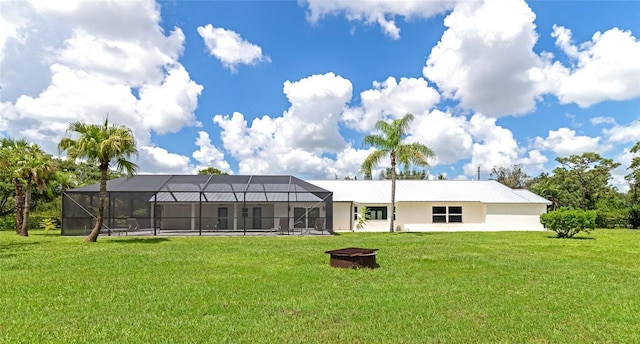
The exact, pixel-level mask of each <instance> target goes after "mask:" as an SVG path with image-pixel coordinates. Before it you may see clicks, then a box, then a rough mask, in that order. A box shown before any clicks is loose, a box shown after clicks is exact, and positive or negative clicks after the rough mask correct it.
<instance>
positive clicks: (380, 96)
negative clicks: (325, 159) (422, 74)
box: [341, 77, 440, 131]
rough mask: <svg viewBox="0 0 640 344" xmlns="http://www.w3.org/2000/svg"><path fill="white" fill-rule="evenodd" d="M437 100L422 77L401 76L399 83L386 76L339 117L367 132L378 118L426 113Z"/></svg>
mask: <svg viewBox="0 0 640 344" xmlns="http://www.w3.org/2000/svg"><path fill="white" fill-rule="evenodd" d="M439 101H440V95H439V94H438V92H437V91H436V90H435V89H434V88H432V87H430V86H429V85H428V84H427V81H426V80H424V79H423V78H400V83H398V82H397V81H396V79H395V78H393V77H389V78H387V80H385V81H383V82H378V81H374V82H373V89H369V90H365V91H363V92H361V93H360V103H361V105H360V106H358V107H352V108H349V109H347V110H346V111H344V113H343V114H342V119H341V120H342V122H344V123H345V124H346V125H347V126H348V127H350V128H352V129H355V130H358V131H370V130H371V129H372V128H373V127H374V125H375V123H376V122H377V121H378V120H381V119H385V118H388V117H391V118H400V117H402V116H404V115H405V114H407V113H412V114H414V115H420V114H423V113H427V112H428V111H429V110H430V109H432V108H433V107H434V106H435V105H436V104H437V103H438V102H439Z"/></svg>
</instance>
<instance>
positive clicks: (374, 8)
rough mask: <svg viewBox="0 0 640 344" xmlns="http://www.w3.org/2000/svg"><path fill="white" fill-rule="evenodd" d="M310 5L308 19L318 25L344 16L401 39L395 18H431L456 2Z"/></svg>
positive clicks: (321, 1) (377, 0)
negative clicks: (331, 17)
mask: <svg viewBox="0 0 640 344" xmlns="http://www.w3.org/2000/svg"><path fill="white" fill-rule="evenodd" d="M301 3H302V4H305V5H306V6H307V20H309V21H310V22H312V23H317V22H318V21H319V20H320V19H322V18H323V17H324V16H327V15H338V14H342V13H344V15H345V17H346V18H347V19H348V20H349V21H364V22H365V23H366V24H369V25H373V24H378V25H380V27H381V28H382V31H383V32H384V33H385V34H386V35H387V36H389V37H391V38H393V39H398V38H400V28H398V26H397V25H396V22H395V17H396V16H401V17H404V18H406V19H412V18H429V17H432V16H434V15H436V14H439V13H443V12H445V11H446V10H448V9H450V8H451V7H453V4H454V1H444V0H443V1H384V0H373V1H351V0H303V1H301Z"/></svg>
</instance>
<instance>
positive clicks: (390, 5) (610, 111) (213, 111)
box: [0, 0, 640, 190]
mask: <svg viewBox="0 0 640 344" xmlns="http://www.w3.org/2000/svg"><path fill="white" fill-rule="evenodd" d="M639 35H640V1H633V0H629V1H615V0H614V1H593V0H589V1H578V0H575V1H546V0H539V1H528V2H525V1H522V0H508V1H505V0H484V1H483V0H460V1H435V0H434V1H431V0H422V1H381V0H370V1H365V0H362V1H353V0H301V1H204V0H203V1H180V0H171V1H151V0H140V1H101V0H93V1H74V0H58V1H49V0H28V1H27V0H0V87H1V88H0V137H15V138H26V139H28V140H29V141H31V142H34V143H37V144H38V145H40V146H41V147H43V148H44V149H45V150H46V151H47V152H49V153H51V154H53V155H54V156H60V154H59V153H58V150H57V143H58V142H59V141H60V139H61V138H62V137H64V136H65V135H67V133H66V129H67V126H68V124H69V123H70V122H73V121H83V122H86V123H102V122H103V121H104V120H105V118H108V120H109V122H111V123H118V124H123V125H126V126H128V127H129V128H131V129H132V130H133V133H134V135H135V137H136V140H137V145H138V150H139V154H138V156H137V157H135V158H134V161H135V162H136V163H137V164H138V165H139V167H140V173H166V174H180V173H197V171H198V170H199V169H202V168H206V167H215V168H218V169H220V170H222V171H224V172H228V173H231V174H291V175H295V176H298V177H301V178H306V179H334V178H338V179H343V178H345V177H353V176H356V175H358V171H359V168H360V165H361V163H362V161H363V160H364V158H365V157H366V156H367V155H369V154H370V153H371V152H372V149H371V148H369V147H366V146H363V144H362V138H363V137H364V136H365V135H367V134H370V133H372V132H373V131H374V125H375V123H376V122H377V121H379V120H386V121H391V120H393V119H396V118H400V117H402V116H404V115H405V114H407V113H411V114H413V115H414V116H415V120H414V122H413V123H412V127H411V129H410V133H409V135H408V136H407V138H406V142H420V143H423V144H425V145H426V146H428V147H430V148H431V149H432V150H433V151H434V153H435V158H434V159H432V160H431V163H430V166H429V167H428V168H427V169H428V172H429V174H430V175H431V176H434V175H437V174H444V175H446V176H447V178H449V179H477V178H478V170H480V178H481V179H487V178H489V173H490V171H491V169H492V167H494V166H503V167H510V166H512V165H515V164H522V165H523V166H524V169H525V171H526V172H527V173H528V174H529V175H531V176H536V175H538V174H539V173H541V172H550V171H552V170H553V168H555V167H556V166H557V165H558V164H557V162H556V161H555V159H556V157H566V156H570V155H575V154H578V155H579V154H582V153H584V152H597V153H600V154H601V155H602V156H603V157H606V158H611V159H614V160H615V161H617V162H620V163H621V166H620V167H619V168H618V169H616V170H615V171H614V178H613V181H612V183H613V184H614V185H615V186H618V187H619V188H620V189H622V190H624V189H625V182H624V179H623V177H624V175H625V174H627V173H628V170H626V168H627V167H628V166H629V163H630V161H631V158H632V154H631V153H630V152H629V149H630V148H631V147H632V146H633V144H634V143H635V142H638V141H640V40H639V38H638V37H639ZM380 167H381V168H384V167H385V166H384V164H383V165H381V166H380ZM359 176H360V177H361V175H359Z"/></svg>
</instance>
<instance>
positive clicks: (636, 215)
mask: <svg viewBox="0 0 640 344" xmlns="http://www.w3.org/2000/svg"><path fill="white" fill-rule="evenodd" d="M629 226H630V227H631V228H635V229H638V228H640V205H638V204H634V205H632V206H631V209H629Z"/></svg>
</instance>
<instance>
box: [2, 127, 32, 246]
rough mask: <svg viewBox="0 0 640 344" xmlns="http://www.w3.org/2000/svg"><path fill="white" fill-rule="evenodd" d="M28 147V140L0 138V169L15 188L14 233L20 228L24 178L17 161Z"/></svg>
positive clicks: (18, 231)
mask: <svg viewBox="0 0 640 344" xmlns="http://www.w3.org/2000/svg"><path fill="white" fill-rule="evenodd" d="M28 149H29V142H27V141H26V140H24V139H17V140H16V139H12V138H2V139H1V140H0V169H2V171H4V172H5V173H6V178H7V179H9V180H11V182H12V183H13V187H14V189H15V191H14V194H13V201H14V203H15V206H14V209H15V217H16V234H20V230H21V229H22V218H23V207H24V180H23V179H22V173H21V171H20V168H19V162H20V160H21V159H22V157H23V156H24V155H25V154H26V152H27V151H28Z"/></svg>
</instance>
